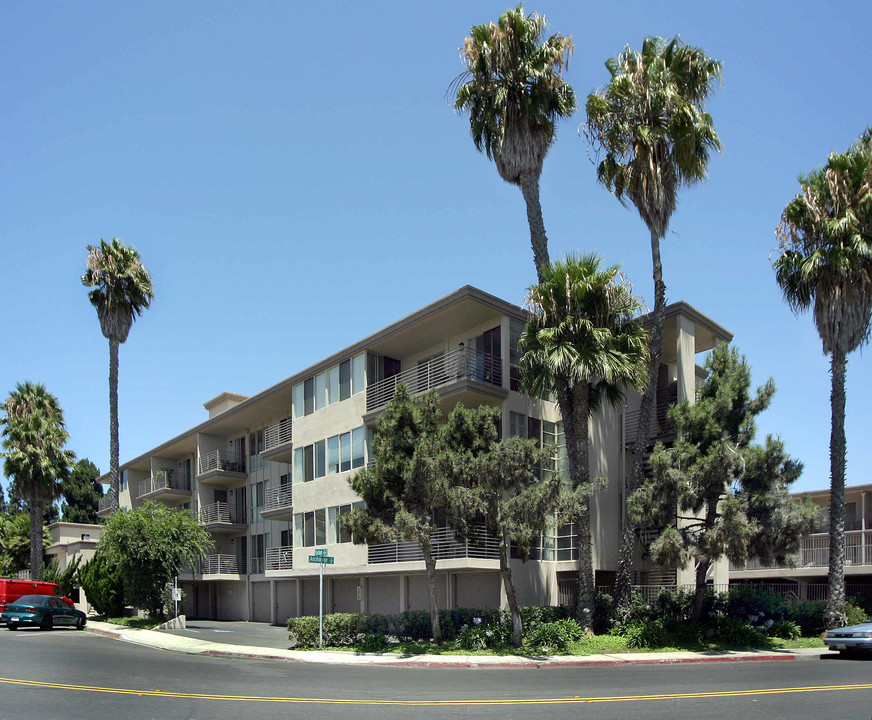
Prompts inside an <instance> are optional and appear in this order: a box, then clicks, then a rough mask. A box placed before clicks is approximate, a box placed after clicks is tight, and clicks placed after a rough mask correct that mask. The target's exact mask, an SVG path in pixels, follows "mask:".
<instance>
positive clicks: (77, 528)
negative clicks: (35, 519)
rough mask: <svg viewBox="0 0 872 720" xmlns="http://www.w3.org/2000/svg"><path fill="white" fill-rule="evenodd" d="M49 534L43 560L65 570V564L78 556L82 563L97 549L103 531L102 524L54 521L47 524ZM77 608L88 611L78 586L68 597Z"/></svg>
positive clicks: (88, 608)
mask: <svg viewBox="0 0 872 720" xmlns="http://www.w3.org/2000/svg"><path fill="white" fill-rule="evenodd" d="M48 532H49V535H50V536H51V545H49V546H48V547H47V548H46V549H45V562H46V564H50V563H52V562H55V563H57V566H58V569H59V570H66V569H67V566H68V565H69V564H70V563H71V562H74V561H75V559H76V558H77V557H80V558H81V559H82V560H81V562H82V564H83V565H84V564H85V563H87V562H88V560H90V559H91V558H92V557H94V553H95V552H96V550H97V541H98V540H99V539H100V533H102V532H103V526H102V525H91V524H88V523H71V522H55V523H52V524H51V525H49V526H48ZM29 572H30V571H28V573H29ZM70 599H71V600H72V601H73V602H74V603H75V604H76V607H77V608H78V609H79V610H82V611H83V612H88V611H89V610H90V605H88V598H87V597H85V592H84V590H82V589H81V588H78V589H77V591H76V592H75V593H73V597H72V598H70Z"/></svg>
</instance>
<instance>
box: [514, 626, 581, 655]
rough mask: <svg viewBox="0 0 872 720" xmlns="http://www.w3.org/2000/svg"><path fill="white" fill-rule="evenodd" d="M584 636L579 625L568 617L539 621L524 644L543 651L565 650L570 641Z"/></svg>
mask: <svg viewBox="0 0 872 720" xmlns="http://www.w3.org/2000/svg"><path fill="white" fill-rule="evenodd" d="M582 637H584V631H583V630H582V629H581V626H580V625H579V624H578V623H577V622H576V621H575V620H571V619H569V618H564V619H562V620H557V621H555V622H547V623H541V624H540V625H538V626H537V627H536V629H535V630H534V631H533V632H532V633H531V634H530V635H529V636H528V639H527V642H526V645H527V647H528V648H530V649H532V650H537V651H539V652H543V653H555V652H565V651H566V648H567V646H568V645H569V643H570V642H573V641H575V640H580V639H581V638H582Z"/></svg>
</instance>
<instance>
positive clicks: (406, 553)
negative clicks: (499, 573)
mask: <svg viewBox="0 0 872 720" xmlns="http://www.w3.org/2000/svg"><path fill="white" fill-rule="evenodd" d="M430 540H431V542H432V544H433V557H434V558H435V559H436V560H452V559H457V558H475V559H479V560H481V559H486V560H498V559H499V557H500V543H499V540H497V539H496V538H494V537H491V536H490V535H488V534H487V532H485V530H484V528H477V529H476V530H475V536H474V540H475V542H472V541H466V542H458V541H457V540H456V539H455V537H454V532H453V531H452V530H450V529H449V528H440V529H438V530H436V531H435V532H434V533H433V535H431V537H430ZM423 559H424V556H423V554H422V553H421V548H420V547H419V546H418V543H415V542H401V543H384V544H380V545H370V546H369V548H368V557H367V562H369V563H370V564H371V565H374V564H378V563H394V562H411V561H415V560H423Z"/></svg>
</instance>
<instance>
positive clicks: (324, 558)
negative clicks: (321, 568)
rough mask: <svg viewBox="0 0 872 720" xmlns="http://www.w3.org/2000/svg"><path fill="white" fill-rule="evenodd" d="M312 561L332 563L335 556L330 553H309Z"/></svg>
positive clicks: (324, 563) (323, 563)
mask: <svg viewBox="0 0 872 720" xmlns="http://www.w3.org/2000/svg"><path fill="white" fill-rule="evenodd" d="M309 562H310V563H321V564H322V565H332V564H333V558H332V557H330V556H329V555H309Z"/></svg>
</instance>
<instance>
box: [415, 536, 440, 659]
mask: <svg viewBox="0 0 872 720" xmlns="http://www.w3.org/2000/svg"><path fill="white" fill-rule="evenodd" d="M418 544H419V545H420V546H421V552H422V553H423V555H424V567H425V568H426V569H427V599H428V600H429V603H430V631H431V632H432V634H433V643H434V644H436V645H441V644H442V626H441V624H440V623H439V604H438V603H437V602H436V560H435V558H434V557H433V546H432V545H431V544H430V538H429V537H427V536H426V535H423V534H422V535H419V536H418Z"/></svg>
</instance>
